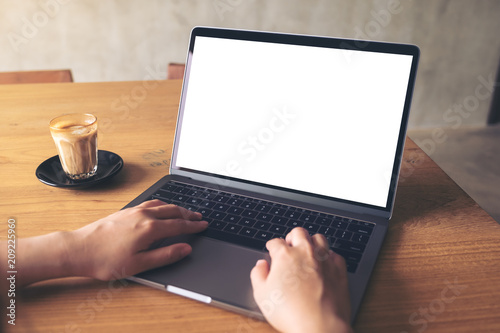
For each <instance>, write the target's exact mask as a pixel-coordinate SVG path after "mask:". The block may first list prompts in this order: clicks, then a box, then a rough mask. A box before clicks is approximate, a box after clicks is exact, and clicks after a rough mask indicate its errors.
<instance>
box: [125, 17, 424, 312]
mask: <svg viewBox="0 0 500 333" xmlns="http://www.w3.org/2000/svg"><path fill="white" fill-rule="evenodd" d="M418 59H419V49H418V47H416V46H414V45H403V44H394V43H385V42H372V41H360V40H350V39H338V38H330V37H319V36H306V35H295V34H284V33H270V32H259V31H243V30H230V29H221V28H209V27H196V28H194V29H193V30H192V32H191V39H190V44H189V51H188V55H187V61H186V69H185V74H184V83H183V87H182V94H181V100H180V105H179V113H178V119H177V127H176V132H175V140H174V145H173V151H172V158H171V164H170V174H169V175H166V176H165V177H163V178H162V179H161V180H159V181H158V182H157V183H156V184H154V185H153V186H151V187H150V188H149V189H147V190H146V191H145V192H144V193H142V194H141V195H139V196H138V197H137V198H136V199H134V200H133V201H132V202H130V203H129V204H128V205H127V206H126V207H132V206H135V205H138V204H140V203H141V202H143V201H145V200H151V199H155V198H156V199H160V200H163V201H165V202H168V203H173V204H177V205H179V206H183V207H186V208H187V209H190V210H194V211H199V212H201V213H202V214H203V216H204V219H205V220H207V221H208V222H209V227H208V229H207V230H206V231H204V232H203V233H200V234H197V235H183V236H178V237H174V238H171V239H167V240H164V241H162V242H161V244H157V245H156V246H166V245H168V244H172V243H175V242H179V241H182V242H188V243H190V244H191V245H192V247H193V251H192V253H191V254H190V255H189V256H188V257H186V258H184V259H182V260H181V261H179V262H177V263H175V264H173V265H169V266H165V267H161V268H158V269H154V270H150V271H147V272H144V273H141V274H138V275H135V276H133V277H131V278H130V279H131V280H133V281H136V282H139V283H142V284H144V285H147V286H151V287H155V288H158V289H161V290H165V291H168V292H172V293H175V294H178V295H182V296H185V297H189V298H191V299H194V300H197V301H200V302H204V303H207V304H210V305H214V306H218V307H221V308H224V309H228V310H231V311H235V312H238V313H241V314H245V315H248V316H251V317H253V318H259V319H263V316H262V314H261V312H260V310H259V309H258V307H257V305H256V303H255V301H254V299H253V296H252V288H251V283H250V271H251V269H252V268H253V266H254V265H255V263H256V262H257V260H258V259H262V258H264V259H267V260H270V259H269V256H268V254H267V252H266V250H265V243H266V241H267V240H269V239H272V238H275V237H284V236H285V235H286V234H287V233H288V232H289V231H290V230H292V229H293V228H294V227H297V226H300V227H303V228H305V229H306V230H308V231H309V232H310V233H311V234H314V233H318V232H319V233H322V234H324V235H325V236H326V237H327V239H328V241H329V244H330V247H331V249H332V250H333V251H335V252H337V253H339V254H341V255H342V256H343V257H344V258H345V259H346V263H347V268H348V277H349V292H350V297H351V307H352V320H353V321H354V318H355V316H356V313H357V311H358V309H359V307H360V304H361V302H362V297H363V294H364V292H365V289H366V287H367V284H368V282H369V278H370V274H371V272H372V270H373V267H374V265H375V262H376V259H377V256H378V253H379V251H380V248H381V245H382V242H383V240H384V236H385V234H386V232H387V228H388V226H389V223H390V218H391V213H392V210H393V203H394V198H395V195H396V186H397V182H398V175H399V169H400V165H401V158H402V154H403V146H404V142H405V136H406V127H407V121H408V113H409V110H410V102H411V98H412V92H413V87H414V82H415V75H416V70H417V63H418ZM331 283H335V281H331Z"/></svg>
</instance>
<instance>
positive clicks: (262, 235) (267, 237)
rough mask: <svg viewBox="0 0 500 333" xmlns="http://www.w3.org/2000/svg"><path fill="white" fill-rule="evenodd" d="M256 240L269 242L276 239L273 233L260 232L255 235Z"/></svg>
mask: <svg viewBox="0 0 500 333" xmlns="http://www.w3.org/2000/svg"><path fill="white" fill-rule="evenodd" d="M255 238H256V239H260V240H264V241H268V240H270V239H273V238H274V234H273V233H272V232H268V231H258V232H257V233H256V234H255Z"/></svg>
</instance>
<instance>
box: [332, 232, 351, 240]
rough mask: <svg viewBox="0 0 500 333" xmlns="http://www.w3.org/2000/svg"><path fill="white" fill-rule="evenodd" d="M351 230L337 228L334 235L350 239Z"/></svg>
mask: <svg viewBox="0 0 500 333" xmlns="http://www.w3.org/2000/svg"><path fill="white" fill-rule="evenodd" d="M351 236H352V232H350V231H347V230H337V232H336V233H335V237H336V238H338V239H344V240H351Z"/></svg>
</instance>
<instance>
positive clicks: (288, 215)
mask: <svg viewBox="0 0 500 333" xmlns="http://www.w3.org/2000/svg"><path fill="white" fill-rule="evenodd" d="M283 216H284V217H286V218H289V219H298V218H299V216H300V213H299V212H296V211H295V210H291V209H289V210H287V211H286V213H285V214H284V215H283Z"/></svg>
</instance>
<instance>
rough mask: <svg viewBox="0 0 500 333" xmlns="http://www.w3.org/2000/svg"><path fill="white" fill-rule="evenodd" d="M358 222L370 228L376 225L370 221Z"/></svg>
mask: <svg viewBox="0 0 500 333" xmlns="http://www.w3.org/2000/svg"><path fill="white" fill-rule="evenodd" d="M358 224H359V225H361V226H363V227H368V228H373V227H375V224H373V223H370V222H361V221H359V222H358Z"/></svg>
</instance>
